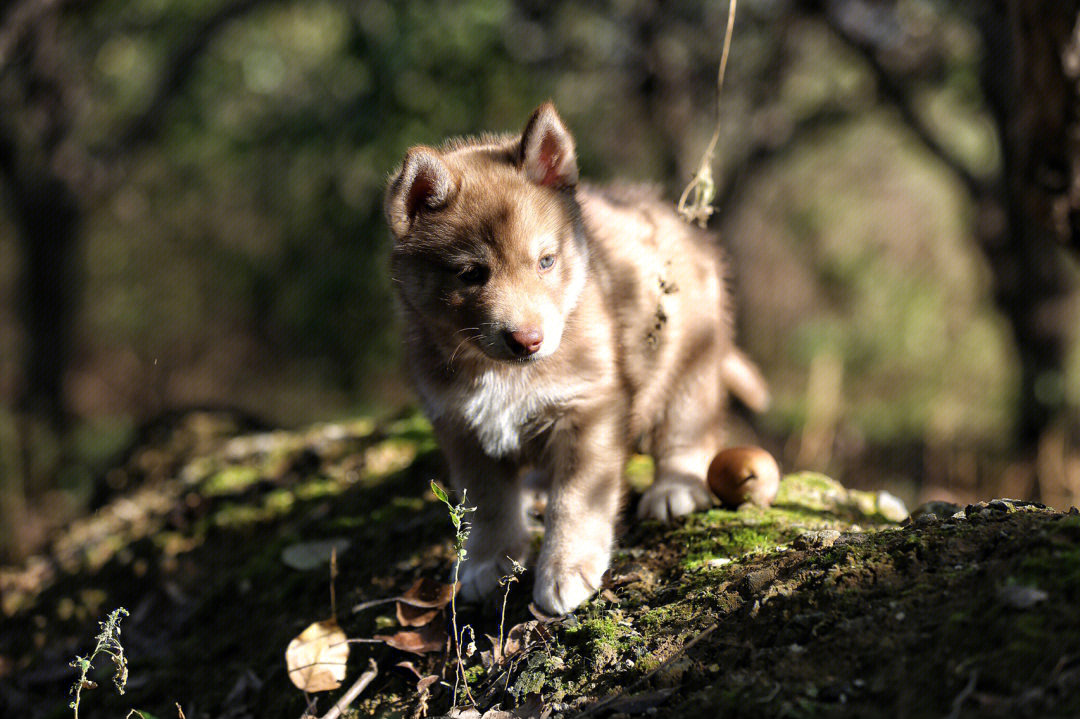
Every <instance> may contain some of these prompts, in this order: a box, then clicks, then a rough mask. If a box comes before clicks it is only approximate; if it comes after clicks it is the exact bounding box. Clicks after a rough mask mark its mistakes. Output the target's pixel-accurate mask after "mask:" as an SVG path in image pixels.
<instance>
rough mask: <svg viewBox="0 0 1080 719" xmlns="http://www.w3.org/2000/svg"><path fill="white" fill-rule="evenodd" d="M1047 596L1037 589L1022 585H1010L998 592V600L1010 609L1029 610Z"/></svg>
mask: <svg viewBox="0 0 1080 719" xmlns="http://www.w3.org/2000/svg"><path fill="white" fill-rule="evenodd" d="M1049 596H1050V595H1049V594H1047V593H1046V592H1044V591H1043V590H1041V589H1039V588H1038V587H1031V586H1028V585H1024V584H1010V585H1007V586H1004V587H1002V588H1001V589H999V590H998V598H999V599H1001V601H1002V602H1003V603H1004V604H1005V606H1007V607H1009V608H1010V609H1031V608H1032V607H1034V606H1035V605H1036V604H1038V603H1039V602H1045V601H1046V600H1047V599H1048V598H1049Z"/></svg>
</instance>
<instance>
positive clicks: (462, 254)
mask: <svg viewBox="0 0 1080 719" xmlns="http://www.w3.org/2000/svg"><path fill="white" fill-rule="evenodd" d="M386 209H387V216H388V219H389V222H390V226H391V228H392V230H393V232H394V235H395V238H396V243H395V247H394V251H393V255H392V267H393V277H394V281H395V282H396V283H397V288H398V293H399V297H400V300H401V307H402V312H403V320H404V331H405V344H406V356H407V361H408V365H409V369H410V371H411V374H412V377H413V380H414V382H415V384H416V388H417V390H418V392H419V394H420V397H421V399H422V401H423V404H424V407H425V410H426V411H427V413H428V415H429V416H430V418H431V420H432V423H433V424H434V427H435V431H436V434H437V437H438V440H439V442H440V445H441V447H442V448H443V450H444V452H445V454H446V456H447V460H448V462H449V465H450V471H451V479H452V481H453V483H454V484H455V485H456V486H457V487H458V488H459V489H461V488H467V489H468V497H469V499H470V502H471V503H473V504H475V505H476V508H477V511H476V513H475V515H473V529H472V535H471V536H470V538H469V544H468V552H469V554H468V560H467V561H466V562H465V564H464V565H463V567H462V572H463V574H462V581H463V587H462V592H463V595H464V596H465V597H466V598H470V597H479V596H482V595H484V594H486V593H488V592H490V591H491V590H492V589H494V588H495V587H496V586H497V585H498V580H499V577H500V576H502V575H504V574H506V573H507V571H508V565H509V564H510V562H509V558H513V559H515V560H518V561H524V560H525V558H526V557H525V555H526V552H527V548H528V544H529V538H528V534H527V532H526V528H525V503H524V496H525V495H524V488H523V484H522V482H523V475H524V474H525V472H526V470H529V471H531V474H532V477H533V478H534V479H535V477H537V476H539V477H542V478H543V479H544V483H546V484H547V485H548V487H549V491H550V493H549V500H548V506H547V511H546V513H545V539H544V544H543V548H542V550H541V552H540V556H539V559H538V566H537V571H536V574H535V584H534V592H533V596H534V599H535V601H536V603H537V604H538V605H539V606H540V607H541V608H542V609H544V610H545V611H548V612H551V613H554V614H562V613H565V612H567V611H570V610H572V609H574V608H575V607H576V606H578V605H579V604H580V603H581V602H583V601H584V600H586V599H587V598H588V597H590V596H591V595H592V594H593V593H594V592H595V591H596V590H597V588H598V587H599V585H600V581H601V578H602V576H603V574H604V572H605V571H606V569H607V567H608V561H609V556H610V552H611V548H612V545H613V541H614V526H615V519H616V513H617V511H618V507H619V502H620V492H621V476H622V471H623V466H624V464H625V461H626V459H627V456H628V453H629V452H630V451H631V450H632V448H634V447H635V446H644V447H645V448H646V449H647V450H648V451H649V452H650V453H651V454H652V455H653V457H654V458H655V460H656V481H655V483H654V484H653V486H652V487H651V488H650V489H649V491H648V492H647V493H646V495H645V496H644V497H643V498H642V500H641V504H640V513H641V514H642V515H643V516H649V517H655V518H658V519H661V520H667V519H671V518H674V517H677V516H681V515H684V514H687V513H689V512H692V511H695V510H696V509H700V508H702V507H705V506H708V504H709V494H708V491H707V489H706V487H705V483H704V477H705V471H706V469H707V467H708V464H709V461H710V459H711V458H712V456H713V455H714V454H715V453H716V452H717V450H718V449H719V448H720V444H721V437H722V432H721V430H722V419H723V414H724V406H725V400H726V390H725V387H724V376H725V375H726V376H728V378H729V381H730V378H736V380H738V382H736V384H738V383H739V382H741V383H742V384H743V386H741V388H740V389H741V390H742V392H743V393H744V394H748V395H749V396H750V397H751V398H754V397H755V395H756V398H757V399H758V400H761V398H763V397H767V394H766V393H765V390H764V384H763V382H761V381H760V377H759V376H758V375H756V374H755V373H756V370H755V369H754V368H753V365H752V363H750V362H749V360H747V359H746V358H745V357H743V356H742V355H741V354H740V353H738V352H737V350H735V348H734V346H733V343H732V328H731V322H730V317H731V311H730V307H729V300H728V297H727V293H726V289H725V285H724V267H723V265H722V263H721V260H720V258H719V253H718V250H717V248H716V246H715V243H714V241H713V238H712V237H711V236H708V235H706V234H705V233H703V232H701V231H698V230H695V229H693V228H692V227H690V226H689V225H687V224H686V223H684V222H682V221H681V220H680V219H679V218H678V217H677V216H676V214H675V213H674V211H673V210H672V207H671V205H670V203H667V202H664V201H662V200H661V199H659V197H657V195H656V194H655V193H653V192H651V191H648V190H644V189H641V188H624V189H607V190H604V189H596V188H590V187H585V186H579V185H578V183H577V163H576V159H575V152H574V145H573V139H572V137H571V136H570V133H569V132H568V131H567V129H566V127H565V125H564V124H563V122H562V120H561V119H560V118H559V116H558V114H557V113H556V111H555V109H554V107H552V106H551V105H550V104H545V105H543V106H541V107H540V108H538V109H537V111H536V112H535V113H534V114H533V116H532V118H531V119H530V120H529V123H528V125H527V126H526V128H525V131H524V132H523V134H522V136H520V137H517V136H515V137H490V136H486V137H483V138H479V139H476V140H464V141H456V142H453V143H450V144H448V145H446V146H444V147H442V148H439V149H434V148H427V147H417V148H413V149H412V150H410V151H409V153H408V154H407V155H406V159H405V162H404V163H403V165H402V168H401V169H400V170H399V171H398V172H397V173H396V175H395V176H394V178H393V179H392V180H391V183H390V188H389V190H388V192H387V200H386ZM552 258H553V259H552ZM549 259H551V266H550V267H546V266H545V264H546V263H547V262H548V260H549ZM526 347H529V349H526ZM748 377H749V379H748ZM754 377H757V384H756V385H755V381H754V379H753V378H754Z"/></svg>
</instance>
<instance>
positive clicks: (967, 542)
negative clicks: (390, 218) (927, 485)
mask: <svg viewBox="0 0 1080 719" xmlns="http://www.w3.org/2000/svg"><path fill="white" fill-rule="evenodd" d="M649 472H650V469H649V466H648V463H647V461H645V460H637V461H635V462H634V463H632V465H631V467H630V469H629V474H630V475H631V477H630V479H631V484H632V485H634V486H637V487H640V486H641V485H642V484H643V483H646V482H647V481H648V480H647V476H648V474H649ZM432 478H438V479H440V480H441V479H442V468H441V466H440V462H439V455H438V452H437V451H436V449H435V447H434V443H433V440H432V438H431V435H430V432H429V429H428V428H427V426H426V424H425V423H424V421H423V420H421V419H419V418H416V417H405V418H403V419H399V420H397V421H394V422H389V423H387V424H385V425H384V426H377V425H376V424H375V423H374V422H372V421H369V420H358V421H355V422H350V423H343V424H333V425H322V426H318V427H314V428H311V429H309V430H306V431H298V432H269V433H260V434H243V433H238V431H237V429H236V427H235V426H234V425H233V424H232V423H231V422H230V421H229V420H228V418H227V417H222V416H217V415H210V414H193V415H189V416H187V417H186V418H184V419H183V420H182V421H179V422H177V423H176V425H175V426H173V427H170V428H168V430H167V431H164V430H163V431H162V432H161V433H159V436H157V437H155V438H153V441H152V442H151V443H150V444H148V445H146V446H144V447H142V448H141V449H139V450H138V451H136V452H134V453H133V454H132V455H131V456H130V457H128V458H127V459H126V460H125V462H124V463H123V464H122V466H118V467H117V468H116V469H115V470H113V471H112V472H111V473H110V474H109V475H108V476H107V477H105V481H104V485H103V486H108V487H112V488H114V489H112V490H110V491H109V492H107V493H106V494H105V495H103V497H104V499H103V503H102V506H101V507H100V509H99V510H98V511H97V512H96V513H95V514H94V515H93V516H92V517H89V518H87V519H84V520H80V521H78V522H75V523H72V524H71V525H70V526H69V527H67V528H66V529H65V531H64V532H62V533H60V534H59V535H58V536H57V538H56V539H55V541H54V542H53V544H52V548H51V551H50V553H49V554H48V555H45V556H41V557H37V558H34V559H33V560H31V561H30V562H29V563H27V564H25V565H22V566H20V567H8V568H2V569H0V592H2V596H0V609H2V617H0V621H2V624H0V714H2V715H3V716H6V717H16V716H17V717H21V718H26V719H34V718H37V717H64V716H70V715H71V709H70V708H69V707H68V702H69V701H70V697H69V695H68V690H69V688H70V687H71V684H72V683H73V681H74V679H75V671H74V669H72V668H71V667H69V666H68V664H69V662H70V661H71V660H72V659H73V658H74V657H75V656H76V655H77V654H86V653H88V652H89V651H90V649H91V648H92V644H93V637H94V635H95V634H96V633H97V630H98V625H97V622H98V621H99V620H102V619H104V618H105V616H106V615H107V614H108V613H109V612H110V611H111V610H113V609H115V608H116V607H119V606H123V607H126V608H127V609H128V610H129V611H130V613H131V614H130V616H129V617H128V618H126V619H125V620H124V621H123V623H122V634H121V637H120V638H121V641H122V643H123V645H124V647H125V648H126V651H127V655H128V657H129V661H130V667H129V670H130V678H129V681H128V685H127V692H126V693H125V694H124V695H123V696H120V695H118V694H116V693H115V692H114V691H113V690H112V688H111V681H110V680H109V678H108V677H109V676H110V675H111V665H109V662H108V661H106V660H105V659H104V658H102V659H99V660H98V661H97V662H96V663H95V666H96V670H97V671H99V672H100V675H99V676H95V677H92V678H95V679H96V680H97V681H98V683H99V685H100V687H99V688H98V689H96V690H94V691H84V693H83V698H82V703H81V706H80V709H79V714H80V716H82V717H84V718H88V717H114V718H117V719H119V718H120V717H124V716H125V715H126V714H127V713H128V710H129V709H132V708H134V709H138V710H140V711H141V712H143V713H144V714H145V715H148V716H153V717H158V718H161V719H164V718H165V717H175V716H177V708H176V707H177V705H179V706H180V707H181V708H182V710H183V713H184V715H185V716H186V717H187V719H197V718H199V717H236V718H240V717H258V718H259V719H273V718H275V717H288V718H290V719H295V718H296V717H300V716H301V714H302V713H303V712H304V710H305V707H306V706H307V704H306V701H305V698H304V695H303V694H302V693H301V692H299V691H298V690H296V689H295V688H294V687H293V686H292V684H291V683H290V681H289V678H288V676H287V673H286V667H285V662H284V657H283V655H284V651H285V647H286V646H287V645H288V643H289V641H290V639H292V638H293V637H294V636H296V635H297V634H298V633H299V632H300V631H301V630H302V629H303V628H304V627H306V626H307V625H309V624H310V623H312V622H314V621H318V620H322V619H326V618H328V617H329V616H330V615H331V613H332V609H331V592H330V572H329V569H328V562H327V561H326V560H327V556H328V554H329V548H330V547H335V548H336V550H337V566H338V575H337V577H336V580H335V581H334V586H335V595H336V608H337V615H338V621H339V623H340V624H341V627H342V628H343V629H344V631H345V632H346V634H347V635H348V636H349V637H350V638H357V639H360V638H371V637H373V636H375V635H377V634H386V633H392V632H393V631H396V627H397V618H396V617H395V614H394V610H393V604H386V605H381V606H378V607H373V608H371V609H368V610H366V611H362V612H352V611H351V609H352V607H353V606H354V605H355V604H357V603H359V602H364V601H367V600H372V599H379V598H386V597H392V596H395V595H397V594H400V593H401V592H403V591H404V590H405V589H406V588H407V587H409V586H410V585H411V584H412V583H413V582H414V581H415V580H416V579H417V578H420V577H428V578H438V579H444V578H446V577H447V576H448V573H449V569H450V567H451V565H452V561H453V551H452V543H451V540H452V529H451V526H450V522H449V519H448V516H447V512H446V508H445V506H444V505H442V504H441V503H440V502H439V501H437V499H436V498H435V497H434V496H433V495H432V494H431V492H430V490H429V489H428V483H429V480H430V479H432ZM116 488H120V489H116ZM635 496H636V495H635ZM633 499H634V498H633V497H632V499H631V502H630V505H631V506H630V507H628V512H627V517H630V516H632V509H633V507H632V505H633ZM885 499H887V498H882V497H881V496H879V495H875V494H873V493H867V492H856V491H850V490H847V489H845V488H844V487H843V486H842V485H841V484H839V483H838V482H835V481H834V480H831V479H829V478H827V477H824V476H822V475H815V474H809V473H802V474H793V475H788V477H787V478H785V480H784V482H783V484H782V487H781V492H780V495H779V497H778V498H777V501H776V503H775V504H774V506H773V507H771V508H770V509H767V510H759V509H744V510H740V511H726V510H721V509H714V510H710V511H708V512H703V513H699V514H696V515H694V516H692V517H690V518H688V519H687V520H685V521H682V522H678V523H676V524H673V525H669V526H663V525H659V524H657V523H653V522H646V523H641V524H638V523H635V522H632V521H630V520H629V519H627V521H626V522H625V526H626V529H625V531H624V532H623V533H622V535H621V537H620V539H619V543H618V550H617V552H616V554H615V558H614V561H613V566H612V569H611V570H610V572H609V573H608V575H607V577H606V580H605V585H604V589H603V591H602V592H601V594H600V595H599V596H598V597H597V598H595V599H594V600H593V601H591V602H590V603H588V604H587V605H586V606H584V607H582V608H581V609H579V610H578V611H577V612H575V613H574V614H573V615H571V616H569V617H566V618H563V619H561V620H557V621H554V622H550V623H546V624H541V623H540V622H538V621H536V620H535V619H534V617H533V616H532V615H531V613H530V610H529V608H528V603H529V594H530V591H531V577H530V575H529V573H526V574H525V575H523V576H522V578H521V581H520V582H518V583H516V584H512V585H511V586H510V593H509V600H508V605H507V609H506V616H505V620H504V621H503V622H502V626H501V630H502V631H503V632H506V633H509V630H511V629H512V628H513V630H514V637H515V639H514V643H513V647H512V649H513V652H512V653H509V652H508V656H505V657H499V656H498V655H497V653H496V654H493V653H492V651H491V649H492V647H491V643H490V640H489V639H488V638H486V636H485V635H492V636H496V637H497V636H499V634H500V606H499V605H500V603H501V597H499V598H496V599H495V600H493V601H492V602H491V603H490V604H489V605H487V606H483V607H462V608H459V612H458V617H457V619H458V622H459V623H460V624H469V625H470V626H471V627H472V628H473V629H474V630H475V636H476V646H477V651H475V652H474V653H471V654H470V655H469V656H467V657H466V658H465V665H466V668H467V670H466V671H467V676H468V678H469V686H470V690H471V695H472V696H473V698H474V699H475V700H476V702H477V704H478V711H477V712H476V713H474V714H473V716H477V715H478V714H482V713H488V716H489V717H492V718H493V719H494V717H497V716H508V715H506V714H503V713H499V712H496V711H491V710H493V709H502V710H507V711H515V712H516V713H515V714H514V716H544V715H551V716H565V717H574V716H598V717H599V716H619V717H627V716H638V715H644V716H658V717H668V716H670V717H683V716H731V717H817V716H828V717H841V716H851V717H890V718H892V717H976V716H978V717H984V716H1001V717H1005V716H1009V717H1012V716H1031V717H1074V716H1077V715H1080V611H1078V610H1077V607H1078V606H1080V515H1078V514H1077V513H1076V511H1075V510H1072V512H1071V513H1062V512H1057V511H1054V510H1052V509H1047V508H1044V507H1041V506H1040V505H1034V504H1030V503H1023V502H1007V501H989V502H983V503H979V504H976V505H969V506H968V507H966V508H963V509H961V508H959V507H944V506H942V507H929V508H926V509H930V510H936V512H935V511H924V512H923V513H922V514H920V515H918V516H917V517H916V518H915V519H914V520H907V522H906V523H905V524H903V525H900V524H897V523H896V522H895V521H894V520H896V519H899V516H896V515H895V514H894V512H895V507H893V506H892V505H891V503H889V502H887V501H884V500H885ZM958 510H959V511H958ZM890 517H892V519H890ZM437 621H438V620H437ZM496 643H498V642H497V640H496ZM369 658H374V659H375V660H376V661H377V662H378V665H379V667H380V672H379V675H378V676H377V678H376V679H375V681H374V682H372V684H371V685H370V686H369V687H368V688H367V690H366V691H365V692H364V693H363V694H362V695H361V697H360V699H359V700H358V701H357V702H356V703H355V704H354V708H355V710H357V711H358V712H359V714H360V715H362V716H367V715H373V716H395V717H413V716H421V715H422V714H423V713H424V711H425V710H426V711H427V713H428V715H430V716H437V715H441V714H445V713H446V712H447V711H448V710H449V709H450V707H451V703H452V701H451V693H452V692H451V689H450V686H451V685H452V684H453V669H452V667H448V666H447V662H448V655H447V654H446V652H445V651H433V652H430V653H427V654H423V655H416V654H407V653H404V652H401V651H399V650H397V649H393V648H390V647H388V646H385V645H383V644H381V643H363V644H355V645H352V652H351V656H350V659H349V664H348V675H347V677H346V680H345V686H348V684H350V683H351V682H352V681H353V680H354V679H355V678H356V677H357V676H358V675H359V674H360V673H361V672H363V671H364V669H365V668H366V667H367V665H368V660H369ZM402 661H409V662H411V667H412V669H410V668H402V667H398V666H396V664H397V663H398V662H402ZM413 670H415V671H413ZM418 674H419V675H430V674H437V675H442V676H445V677H446V681H445V682H443V681H436V682H435V683H434V684H431V685H430V687H429V688H428V689H427V690H426V691H424V692H418V690H417V676H418ZM340 691H341V690H338V691H337V692H332V693H330V694H329V695H325V694H324V695H319V699H318V703H317V705H316V707H315V712H316V713H317V714H322V713H323V712H325V711H326V710H327V709H329V707H330V706H331V704H332V703H333V701H334V699H335V698H336V696H337V695H338V694H340ZM425 705H426V707H425ZM467 714H468V713H466V714H465V715H467Z"/></svg>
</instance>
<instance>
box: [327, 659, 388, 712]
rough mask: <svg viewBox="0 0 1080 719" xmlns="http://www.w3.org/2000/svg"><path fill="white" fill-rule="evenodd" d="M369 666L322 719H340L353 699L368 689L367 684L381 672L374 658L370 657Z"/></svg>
mask: <svg viewBox="0 0 1080 719" xmlns="http://www.w3.org/2000/svg"><path fill="white" fill-rule="evenodd" d="M368 666H369V667H370V669H368V670H367V671H366V672H364V673H363V674H361V675H360V678H359V679H357V680H356V682H355V683H353V685H352V686H351V687H349V690H348V691H347V692H345V693H344V694H342V695H341V698H340V699H338V700H337V703H336V704H334V706H332V707H330V711H328V712H326V713H325V714H323V715H322V717H321V718H320V719H338V717H339V716H341V713H342V712H343V711H345V710H346V709H348V708H349V705H350V704H352V703H353V700H354V699H356V697H358V696H360V692H362V691H364V690H365V689H367V685H368V684H371V681H372V680H373V679H374V678H375V677H376V676H377V675H378V673H379V665H378V664H376V663H375V660H374V659H368Z"/></svg>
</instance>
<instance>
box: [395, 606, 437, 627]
mask: <svg viewBox="0 0 1080 719" xmlns="http://www.w3.org/2000/svg"><path fill="white" fill-rule="evenodd" d="M440 612H442V607H432V608H431V609H427V608H425V607H414V606H413V605H411V604H406V603H405V602H401V601H399V602H398V603H397V620H398V624H400V625H401V626H403V627H422V626H424V625H425V624H431V622H432V620H433V619H435V617H437V616H438V615H439V613H440Z"/></svg>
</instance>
